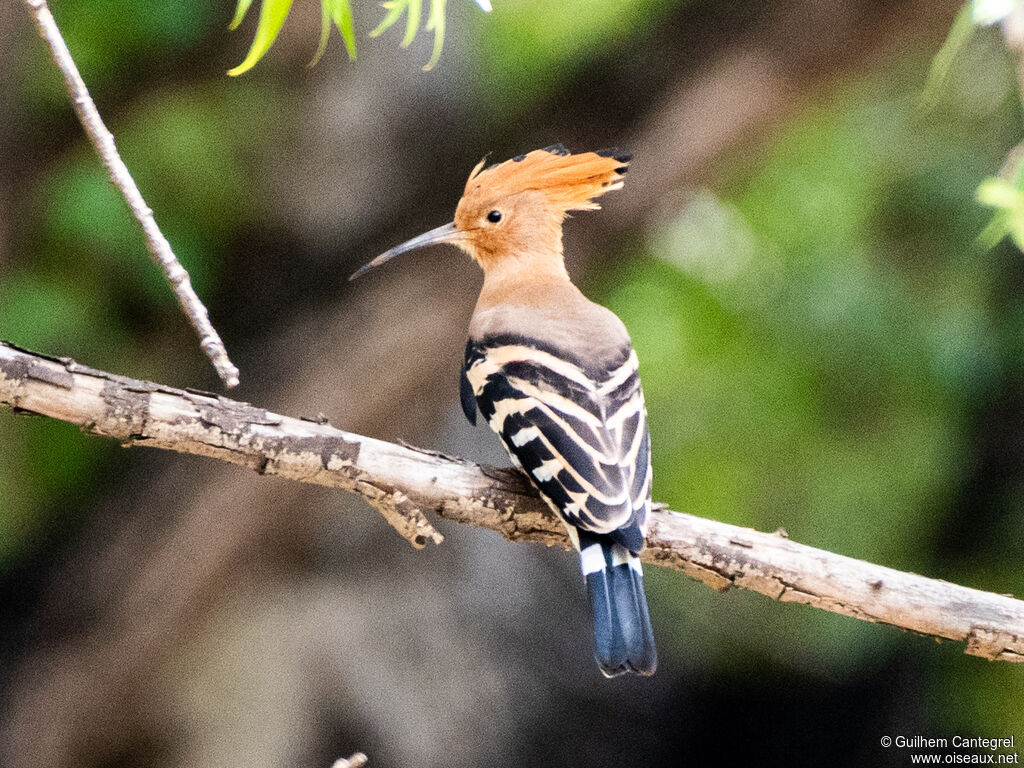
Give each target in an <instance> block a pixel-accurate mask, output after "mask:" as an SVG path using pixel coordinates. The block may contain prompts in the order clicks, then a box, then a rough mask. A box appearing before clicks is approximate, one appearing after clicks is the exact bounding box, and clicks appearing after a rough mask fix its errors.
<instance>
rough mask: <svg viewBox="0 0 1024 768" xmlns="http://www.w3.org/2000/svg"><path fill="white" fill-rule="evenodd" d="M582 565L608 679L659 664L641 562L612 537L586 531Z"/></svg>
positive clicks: (648, 671)
mask: <svg viewBox="0 0 1024 768" xmlns="http://www.w3.org/2000/svg"><path fill="white" fill-rule="evenodd" d="M580 563H581V565H582V567H583V576H584V578H586V580H587V594H588V595H589V597H590V607H591V608H592V609H593V611H594V646H595V651H594V656H595V657H596V658H597V663H598V666H600V667H601V672H602V673H603V674H604V675H605V677H615V676H616V675H621V674H624V673H627V672H634V673H636V674H638V675H653V674H654V670H655V669H656V668H657V666H658V653H657V651H656V650H655V648H654V632H653V631H652V630H651V619H650V616H648V614H647V598H646V597H645V596H644V577H643V571H642V570H641V568H640V558H638V557H637V556H636V555H634V554H632V553H631V552H630V551H629V550H628V549H626V548H625V547H623V546H622V545H621V544H616V543H615V542H614V541H612V539H611V538H609V537H607V536H594V535H592V534H587V533H584V532H582V531H581V532H580Z"/></svg>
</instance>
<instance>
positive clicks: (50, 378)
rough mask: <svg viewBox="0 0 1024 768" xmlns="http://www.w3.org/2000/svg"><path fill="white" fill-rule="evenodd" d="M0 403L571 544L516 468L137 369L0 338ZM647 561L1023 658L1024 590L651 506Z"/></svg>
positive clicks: (421, 533)
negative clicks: (996, 589)
mask: <svg viewBox="0 0 1024 768" xmlns="http://www.w3.org/2000/svg"><path fill="white" fill-rule="evenodd" d="M0 404H6V405H9V406H11V407H12V408H13V409H14V410H15V411H16V412H21V413H25V412H28V413H34V414H40V415H43V416H49V417H52V418H56V419H61V420H63V421H67V422H70V423H72V424H77V425H79V426H80V427H81V428H82V429H83V431H85V432H89V433H92V434H96V435H103V436H106V437H112V438H115V439H118V440H120V441H122V442H123V443H124V444H125V445H126V446H132V445H148V446H152V447H155V448H164V449H168V450H174V451H180V452H182V453H192V454H197V455H201V456H210V457H213V458H218V459H222V460H224V461H229V462H232V463H234V464H241V465H242V466H246V467H249V468H250V469H253V470H255V471H256V472H258V473H259V474H267V475H280V476H281V477H286V478H291V479H294V480H298V481H300V482H305V483H314V484H317V485H324V486H329V487H333V488H342V489H345V490H348V491H351V492H354V493H358V494H360V495H362V496H363V497H364V498H365V499H366V500H367V501H368V502H370V504H372V505H373V506H375V507H376V508H377V509H378V510H380V511H381V512H382V513H383V514H384V516H385V517H386V518H387V520H388V522H389V523H391V524H392V525H394V526H395V528H396V529H398V531H399V532H400V533H401V534H402V535H403V536H405V537H406V538H407V539H408V540H409V541H410V542H412V543H413V545H414V546H417V547H422V546H424V544H425V543H426V541H427V540H428V539H430V540H432V541H434V542H435V543H440V542H441V540H442V537H441V535H440V534H439V533H437V531H436V530H435V529H434V527H433V526H432V525H431V524H430V522H429V521H428V520H427V519H426V516H425V515H424V511H426V510H430V511H432V512H434V513H436V514H439V515H440V516H441V517H444V518H447V519H449V520H455V521H457V522H461V523H470V524H473V525H477V526H480V527H483V528H489V529H491V530H494V531H497V532H499V533H501V534H502V535H503V536H505V538H507V539H509V540H510V541H539V542H542V543H544V544H547V545H549V546H552V545H555V546H561V547H564V548H568V546H569V544H568V539H567V537H566V535H565V532H564V530H563V529H562V525H561V523H560V522H559V521H558V519H557V517H556V516H555V515H554V514H553V513H552V512H551V511H550V510H549V509H548V508H547V506H546V505H545V504H544V503H543V502H542V501H541V500H540V499H539V498H538V496H537V494H536V492H535V491H534V490H533V489H532V488H531V487H530V486H529V484H528V483H527V482H526V480H525V478H523V476H522V475H521V474H519V473H518V472H516V471H514V470H507V469H496V468H494V467H486V466H479V465H477V464H473V463H471V462H467V461H464V460H462V459H458V458H453V457H450V456H445V455H443V454H439V453H437V452H433V451H426V450H422V449H418V448H414V447H412V446H406V445H395V444H392V443H387V442H384V441H381V440H375V439H373V438H370V437H362V436H360V435H355V434H351V433H348V432H343V431H341V430H339V429H335V428H334V427H332V426H330V425H329V424H327V423H322V422H321V421H316V420H314V421H307V420H304V419H295V418H291V417H289V416H281V415H278V414H275V413H271V412H270V411H266V410H263V409H262V408H257V407H255V406H252V405H250V404H248V403H240V402H237V401H233V400H228V399H227V398H224V397H220V396H218V395H213V394H209V393H204V392H198V391H193V390H180V389H174V388H171V387H166V386H163V385H160V384H154V383H152V382H147V381H138V380H135V379H129V378H126V377H123V376H117V375H114V374H111V373H105V372H103V371H98V370H94V369H91V368H87V367H85V366H81V365H78V364H77V363H75V362H74V361H73V360H70V359H67V358H50V357H45V356H43V355H38V354H34V353H31V352H27V351H25V350H21V349H19V348H17V347H15V346H13V345H10V344H7V343H4V342H0ZM651 517H652V520H651V525H650V530H649V532H648V535H647V548H646V549H645V550H644V553H643V559H644V560H645V561H646V562H649V563H655V564H657V565H662V566H665V567H668V568H674V569H676V570H680V571H683V572H684V573H686V574H688V575H689V576H692V577H693V578H695V579H697V580H699V581H702V582H703V583H705V584H707V585H708V586H710V587H712V588H713V589H717V590H720V591H725V590H727V589H729V588H730V587H740V588H743V589H749V590H753V591H755V592H760V593H761V594H764V595H767V596H769V597H771V598H773V599H775V600H779V601H781V602H794V603H804V604H806V605H812V606H815V607H817V608H822V609H824V610H827V611H832V612H834V613H840V614H843V615H845V616H852V617H853V618H857V619H861V620H863V621H871V622H878V623H884V624H892V625H894V626H897V627H902V628H904V629H908V630H912V631H914V632H918V633H921V634H926V635H934V636H935V637H940V638H948V639H951V640H958V641H963V642H966V644H967V646H966V649H965V650H966V653H968V654H971V655H975V656H981V657H984V658H987V659H998V660H1002V661H1024V601H1020V600H1016V599H1014V598H1012V597H1010V596H1007V595H996V594H992V593H988V592H982V591H979V590H975V589H969V588H967V587H961V586H957V585H955V584H950V583H948V582H945V581H939V580H936V579H928V578H925V577H923V576H918V575H916V574H912V573H903V572H901V571H896V570H893V569H891V568H885V567H883V566H879V565H873V564H871V563H867V562H864V561H862V560H855V559H853V558H849V557H844V556H842V555H837V554H834V553H831V552H827V551H825V550H821V549H815V548H813V547H809V546H806V545H803V544H798V543H796V542H794V541H790V540H789V539H788V538H787V537H786V536H785V534H784V533H781V532H776V533H762V532H760V531H755V530H752V529H749V528H741V527H738V526H735V525H729V524H727V523H720V522H716V521H714V520H707V519H704V518H700V517H695V516H693V515H687V514H682V513H679V512H672V511H670V510H667V509H664V508H661V507H658V508H656V509H655V511H654V512H653V514H652V516H651Z"/></svg>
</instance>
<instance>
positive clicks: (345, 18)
mask: <svg viewBox="0 0 1024 768" xmlns="http://www.w3.org/2000/svg"><path fill="white" fill-rule="evenodd" d="M322 2H323V4H324V6H325V7H326V6H327V4H328V3H329V4H330V5H331V18H332V19H334V24H335V26H337V27H338V32H340V33H341V39H342V40H344V41H345V50H347V51H348V57H349V59H353V60H354V59H355V57H356V29H355V24H354V22H353V19H352V6H351V5H350V4H349V1H348V0H322Z"/></svg>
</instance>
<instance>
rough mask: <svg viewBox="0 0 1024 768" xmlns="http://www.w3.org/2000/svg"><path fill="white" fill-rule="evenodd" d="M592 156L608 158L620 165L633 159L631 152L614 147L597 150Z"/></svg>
mask: <svg viewBox="0 0 1024 768" xmlns="http://www.w3.org/2000/svg"><path fill="white" fill-rule="evenodd" d="M594 154H596V155H599V156H601V157H610V158H612V159H613V160H618V161H619V162H620V163H628V162H629V161H630V160H632V159H633V153H632V152H626V151H624V150H621V149H618V148H616V147H608V148H607V149H599V150H597V152H595V153H594Z"/></svg>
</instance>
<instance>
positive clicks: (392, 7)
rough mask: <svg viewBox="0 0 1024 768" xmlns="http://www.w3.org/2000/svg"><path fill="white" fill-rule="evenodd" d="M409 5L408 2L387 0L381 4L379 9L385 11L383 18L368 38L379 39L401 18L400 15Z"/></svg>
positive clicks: (406, 0) (407, 0) (404, 0)
mask: <svg viewBox="0 0 1024 768" xmlns="http://www.w3.org/2000/svg"><path fill="white" fill-rule="evenodd" d="M408 5H409V0H387V2H383V3H381V7H382V8H383V9H384V10H385V11H387V13H386V14H385V15H384V18H383V19H382V20H381V22H380V24H378V25H377V26H376V27H375V28H374V30H373V31H372V32H371V33H370V37H380V36H381V35H382V34H384V32H385V31H387V30H388V29H390V28H391V26H392V25H393V24H394V23H395V22H396V21H398V20H399V19H400V18H401V17H402V13H403V12H404V11H405V9H406V7H407V6H408Z"/></svg>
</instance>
